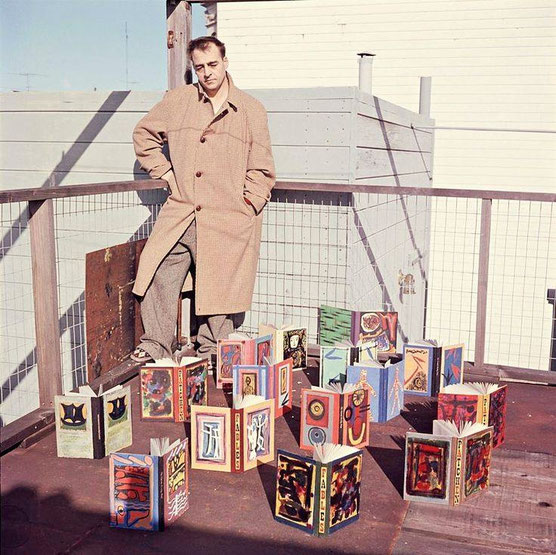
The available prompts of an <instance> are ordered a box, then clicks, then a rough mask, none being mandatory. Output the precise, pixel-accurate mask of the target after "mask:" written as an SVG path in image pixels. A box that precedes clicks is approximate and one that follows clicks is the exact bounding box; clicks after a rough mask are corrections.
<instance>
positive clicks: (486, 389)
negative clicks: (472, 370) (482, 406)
mask: <svg viewBox="0 0 556 555" xmlns="http://www.w3.org/2000/svg"><path fill="white" fill-rule="evenodd" d="M469 385H470V386H471V387H474V388H476V390H477V391H478V392H479V393H482V394H483V395H490V394H491V393H494V392H495V391H496V390H497V389H499V388H500V386H499V385H498V384H496V383H488V382H471V383H470V384H469Z"/></svg>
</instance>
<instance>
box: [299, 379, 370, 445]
mask: <svg viewBox="0 0 556 555" xmlns="http://www.w3.org/2000/svg"><path fill="white" fill-rule="evenodd" d="M369 398H370V395H369V388H368V387H367V386H366V385H365V384H363V385H357V384H345V385H342V384H339V383H332V384H329V385H326V386H325V387H315V386H313V387H311V389H302V390H301V426H300V437H299V446H300V447H301V449H307V450H312V449H314V448H315V447H316V446H318V445H323V444H324V443H339V444H342V445H348V446H350V447H364V446H366V445H368V444H369V428H370V420H369V416H370V414H369V402H370V401H369Z"/></svg>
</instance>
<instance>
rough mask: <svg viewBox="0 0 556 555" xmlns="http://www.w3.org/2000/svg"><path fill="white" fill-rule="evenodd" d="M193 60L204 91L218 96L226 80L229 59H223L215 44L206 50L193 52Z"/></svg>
mask: <svg viewBox="0 0 556 555" xmlns="http://www.w3.org/2000/svg"><path fill="white" fill-rule="evenodd" d="M191 59H192V61H193V68H194V69H195V73H196V74H197V78H198V79H199V83H200V84H201V86H202V87H203V89H205V91H206V92H207V94H208V95H209V96H211V93H212V94H216V93H217V92H218V90H219V89H220V87H221V85H222V83H223V81H224V79H225V78H226V69H228V59H227V58H222V56H221V54H220V50H219V49H218V47H217V46H216V45H215V44H209V46H208V48H207V49H206V50H199V49H197V50H193V52H192V54H191Z"/></svg>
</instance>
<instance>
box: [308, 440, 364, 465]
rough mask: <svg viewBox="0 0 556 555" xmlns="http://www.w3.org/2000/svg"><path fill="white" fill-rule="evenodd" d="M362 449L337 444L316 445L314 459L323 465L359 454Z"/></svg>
mask: <svg viewBox="0 0 556 555" xmlns="http://www.w3.org/2000/svg"><path fill="white" fill-rule="evenodd" d="M359 451H360V449H357V448H356V447H349V446H348V445H339V444H337V443H324V444H322V445H315V452H314V458H315V460H317V461H320V462H321V463H323V464H326V463H329V462H331V461H335V460H337V459H341V458H342V457H346V456H347V455H352V454H355V453H358V452H359Z"/></svg>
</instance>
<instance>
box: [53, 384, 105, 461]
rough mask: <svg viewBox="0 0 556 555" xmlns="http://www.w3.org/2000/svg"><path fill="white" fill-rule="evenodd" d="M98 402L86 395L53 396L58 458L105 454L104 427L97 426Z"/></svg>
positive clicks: (95, 456)
mask: <svg viewBox="0 0 556 555" xmlns="http://www.w3.org/2000/svg"><path fill="white" fill-rule="evenodd" d="M98 401H99V400H98V399H96V398H94V397H89V396H85V395H71V396H70V395H56V396H55V397H54V415H55V418H56V448H57V453H58V457H70V458H88V459H93V458H101V457H103V456H104V447H103V444H104V437H103V436H104V427H102V428H101V427H100V426H99V425H98V423H99V418H98V414H99V412H100V407H99V404H98ZM93 405H94V407H95V410H93ZM101 417H102V414H101Z"/></svg>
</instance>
